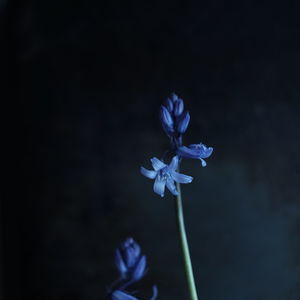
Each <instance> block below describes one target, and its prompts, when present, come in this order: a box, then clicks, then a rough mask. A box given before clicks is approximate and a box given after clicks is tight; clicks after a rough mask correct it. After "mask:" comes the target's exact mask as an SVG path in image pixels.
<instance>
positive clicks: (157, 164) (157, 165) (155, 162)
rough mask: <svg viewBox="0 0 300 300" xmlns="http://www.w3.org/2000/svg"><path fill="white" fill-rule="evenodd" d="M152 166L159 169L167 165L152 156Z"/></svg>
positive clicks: (156, 169)
mask: <svg viewBox="0 0 300 300" xmlns="http://www.w3.org/2000/svg"><path fill="white" fill-rule="evenodd" d="M151 163H152V167H153V169H154V170H155V171H158V170H160V169H162V168H164V167H165V166H166V164H164V163H163V162H162V161H161V160H159V159H158V158H156V157H153V158H151Z"/></svg>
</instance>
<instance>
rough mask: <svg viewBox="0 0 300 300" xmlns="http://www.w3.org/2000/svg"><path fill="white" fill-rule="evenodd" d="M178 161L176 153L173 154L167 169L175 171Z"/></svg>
mask: <svg viewBox="0 0 300 300" xmlns="http://www.w3.org/2000/svg"><path fill="white" fill-rule="evenodd" d="M178 161H179V159H178V156H177V155H176V156H174V157H173V158H172V161H171V163H170V164H169V169H170V170H174V171H175V170H176V169H177V167H178Z"/></svg>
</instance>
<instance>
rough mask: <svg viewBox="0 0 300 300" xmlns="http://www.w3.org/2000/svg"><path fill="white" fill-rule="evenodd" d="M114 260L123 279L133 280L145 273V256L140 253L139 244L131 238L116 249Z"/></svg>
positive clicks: (138, 278)
mask: <svg viewBox="0 0 300 300" xmlns="http://www.w3.org/2000/svg"><path fill="white" fill-rule="evenodd" d="M115 262H116V265H117V268H118V270H119V272H120V276H121V278H122V279H123V280H129V281H130V282H135V281H138V280H140V279H141V278H142V277H143V276H144V274H145V269H146V256H145V255H141V249H140V246H139V245H138V244H137V243H136V242H135V241H134V240H133V239H132V238H128V239H127V240H126V241H125V242H124V243H123V244H122V245H121V247H120V248H119V249H117V250H116V256H115Z"/></svg>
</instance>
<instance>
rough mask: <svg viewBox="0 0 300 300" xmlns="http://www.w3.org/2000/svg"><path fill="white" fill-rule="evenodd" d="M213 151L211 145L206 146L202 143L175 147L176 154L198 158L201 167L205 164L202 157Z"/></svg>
mask: <svg viewBox="0 0 300 300" xmlns="http://www.w3.org/2000/svg"><path fill="white" fill-rule="evenodd" d="M212 152H213V148H212V147H207V146H205V145H204V144H202V143H200V144H192V145H189V146H188V147H186V146H180V147H178V149H177V154H178V155H179V156H181V157H184V158H194V159H200V160H201V164H202V167H205V166H206V161H205V160H204V158H207V157H209V156H210V155H211V154H212Z"/></svg>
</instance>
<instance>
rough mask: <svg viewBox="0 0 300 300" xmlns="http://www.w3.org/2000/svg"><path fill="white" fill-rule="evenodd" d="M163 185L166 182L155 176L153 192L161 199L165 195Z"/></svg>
mask: <svg viewBox="0 0 300 300" xmlns="http://www.w3.org/2000/svg"><path fill="white" fill-rule="evenodd" d="M165 185H166V180H165V179H162V178H161V177H160V176H157V177H156V179H155V182H154V185H153V190H154V192H155V193H156V194H158V195H160V196H161V197H163V196H164V193H165Z"/></svg>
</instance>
